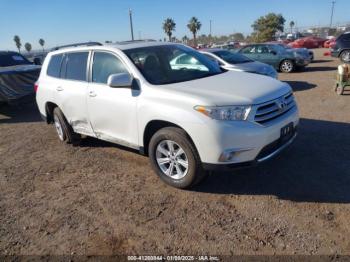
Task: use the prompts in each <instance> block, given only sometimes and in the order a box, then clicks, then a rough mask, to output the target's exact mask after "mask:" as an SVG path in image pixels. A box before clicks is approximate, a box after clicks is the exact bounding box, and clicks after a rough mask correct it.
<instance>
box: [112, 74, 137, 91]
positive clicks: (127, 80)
mask: <svg viewBox="0 0 350 262" xmlns="http://www.w3.org/2000/svg"><path fill="white" fill-rule="evenodd" d="M132 80H133V78H132V77H131V75H130V74H128V73H120V74H113V75H110V76H109V77H108V80H107V85H108V86H110V87H116V88H117V87H131V85H132Z"/></svg>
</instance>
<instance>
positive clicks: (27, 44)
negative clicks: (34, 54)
mask: <svg viewBox="0 0 350 262" xmlns="http://www.w3.org/2000/svg"><path fill="white" fill-rule="evenodd" d="M24 48H25V49H26V50H27V52H28V53H30V51H32V45H31V44H30V43H25V44H24Z"/></svg>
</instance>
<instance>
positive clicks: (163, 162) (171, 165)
mask: <svg viewBox="0 0 350 262" xmlns="http://www.w3.org/2000/svg"><path fill="white" fill-rule="evenodd" d="M156 160H157V163H158V167H159V168H160V170H161V171H162V172H163V173H164V174H165V175H167V176H168V177H170V178H172V179H181V178H183V177H185V176H186V174H187V172H188V168H189V164H188V158H187V155H186V153H185V151H184V150H183V149H182V148H181V146H180V145H179V144H177V143H176V142H174V141H171V140H162V141H161V142H160V143H159V144H158V146H157V148H156Z"/></svg>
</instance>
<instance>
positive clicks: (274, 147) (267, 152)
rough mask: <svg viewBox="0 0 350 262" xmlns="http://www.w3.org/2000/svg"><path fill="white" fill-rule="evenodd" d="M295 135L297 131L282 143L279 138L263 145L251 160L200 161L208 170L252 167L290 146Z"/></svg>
mask: <svg viewBox="0 0 350 262" xmlns="http://www.w3.org/2000/svg"><path fill="white" fill-rule="evenodd" d="M296 136H297V132H296V131H295V133H294V134H293V136H292V137H291V138H290V139H289V140H288V141H286V142H284V143H282V142H281V141H280V140H276V141H274V142H272V143H271V144H269V145H267V146H265V147H264V148H263V149H262V150H261V151H260V153H259V155H258V156H257V157H256V159H254V160H253V161H247V162H242V163H234V164H227V165H225V164H223V165H219V164H208V163H202V166H203V169H204V170H208V171H229V170H232V169H239V168H245V167H252V166H255V165H257V164H260V163H263V162H265V161H268V160H270V159H272V158H274V157H276V156H277V155H279V154H280V153H281V152H282V151H284V149H286V148H287V147H288V146H290V145H291V144H292V143H293V141H294V140H295V138H296Z"/></svg>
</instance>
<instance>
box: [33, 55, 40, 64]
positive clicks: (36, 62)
mask: <svg viewBox="0 0 350 262" xmlns="http://www.w3.org/2000/svg"><path fill="white" fill-rule="evenodd" d="M33 62H34V65H41V64H42V63H41V59H40V58H39V57H35V58H34V60H33Z"/></svg>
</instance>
